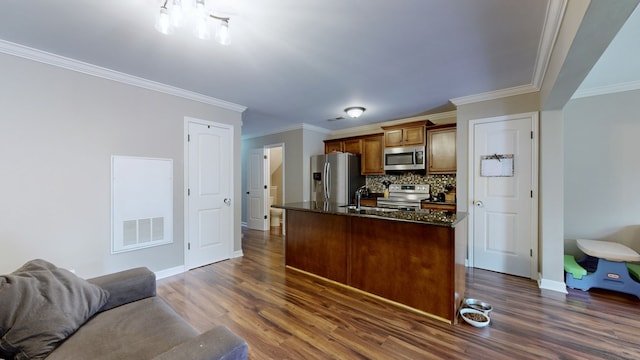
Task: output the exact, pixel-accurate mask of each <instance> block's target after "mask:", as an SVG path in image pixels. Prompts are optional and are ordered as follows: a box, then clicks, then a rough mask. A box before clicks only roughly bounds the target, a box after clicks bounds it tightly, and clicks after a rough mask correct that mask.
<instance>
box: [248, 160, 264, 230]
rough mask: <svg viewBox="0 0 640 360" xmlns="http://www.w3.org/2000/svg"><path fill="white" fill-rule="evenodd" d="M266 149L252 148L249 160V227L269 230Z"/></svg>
mask: <svg viewBox="0 0 640 360" xmlns="http://www.w3.org/2000/svg"><path fill="white" fill-rule="evenodd" d="M266 161H267V160H266V158H265V151H264V149H262V148H260V149H251V151H250V153H249V161H248V162H247V169H246V171H247V227H248V228H249V229H253V230H261V231H265V230H268V229H269V227H268V221H269V220H268V219H267V211H268V209H267V201H266V200H267V195H266V194H267V180H266V178H265V171H264V168H265V164H266Z"/></svg>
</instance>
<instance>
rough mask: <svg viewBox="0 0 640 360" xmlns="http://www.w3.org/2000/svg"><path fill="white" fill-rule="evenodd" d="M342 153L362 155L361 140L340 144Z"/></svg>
mask: <svg viewBox="0 0 640 360" xmlns="http://www.w3.org/2000/svg"><path fill="white" fill-rule="evenodd" d="M342 151H344V152H348V153H352V154H362V139H348V140H344V141H343V142H342Z"/></svg>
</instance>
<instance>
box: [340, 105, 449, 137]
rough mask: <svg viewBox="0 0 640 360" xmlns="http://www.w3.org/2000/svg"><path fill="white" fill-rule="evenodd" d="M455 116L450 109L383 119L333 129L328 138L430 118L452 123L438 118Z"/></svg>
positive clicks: (377, 130)
mask: <svg viewBox="0 0 640 360" xmlns="http://www.w3.org/2000/svg"><path fill="white" fill-rule="evenodd" d="M457 116H458V112H457V111H456V110H452V111H447V112H441V113H436V114H427V115H418V116H412V117H408V118H402V119H396V120H390V121H384V122H379V123H373V124H366V125H361V126H356V127H350V128H346V129H340V130H334V131H332V132H331V135H330V136H329V138H328V140H331V139H340V138H345V137H350V136H363V135H369V134H375V133H380V132H382V131H383V130H382V127H383V126H393V125H400V124H404V123H409V122H414V121H423V120H432V121H433V122H434V123H436V124H449V123H451V124H453V123H455V121H443V122H440V121H439V120H443V119H452V118H453V119H456V117H457Z"/></svg>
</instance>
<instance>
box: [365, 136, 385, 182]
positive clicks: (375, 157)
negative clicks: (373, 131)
mask: <svg viewBox="0 0 640 360" xmlns="http://www.w3.org/2000/svg"><path fill="white" fill-rule="evenodd" d="M383 152H384V137H383V136H382V135H377V136H371V137H367V138H364V139H363V140H362V159H361V160H362V165H361V170H362V171H361V172H362V175H381V174H384V154H383Z"/></svg>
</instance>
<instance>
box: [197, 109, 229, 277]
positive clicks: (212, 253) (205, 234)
mask: <svg viewBox="0 0 640 360" xmlns="http://www.w3.org/2000/svg"><path fill="white" fill-rule="evenodd" d="M185 131H186V132H187V134H186V136H185V141H186V144H185V157H186V159H185V185H186V186H185V188H186V191H185V268H186V269H193V268H196V267H200V266H203V265H208V264H211V263H214V262H217V261H221V260H225V259H229V258H231V257H232V253H233V239H234V230H233V206H234V204H233V202H232V201H231V199H232V194H233V166H232V158H233V140H232V139H233V137H232V136H233V129H232V127H230V126H229V125H225V124H218V123H214V122H209V121H202V120H196V119H185Z"/></svg>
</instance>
